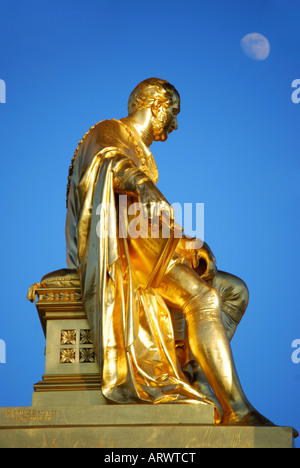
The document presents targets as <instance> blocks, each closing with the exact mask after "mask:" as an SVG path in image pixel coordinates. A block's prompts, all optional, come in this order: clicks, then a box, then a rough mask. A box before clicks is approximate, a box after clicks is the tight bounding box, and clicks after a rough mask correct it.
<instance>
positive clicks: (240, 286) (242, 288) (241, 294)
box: [235, 278, 249, 307]
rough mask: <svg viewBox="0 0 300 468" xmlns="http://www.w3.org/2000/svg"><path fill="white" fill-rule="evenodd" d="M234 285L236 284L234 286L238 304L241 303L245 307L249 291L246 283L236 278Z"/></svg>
mask: <svg viewBox="0 0 300 468" xmlns="http://www.w3.org/2000/svg"><path fill="white" fill-rule="evenodd" d="M236 283H237V284H236V286H235V291H236V294H237V296H238V298H239V300H240V302H241V303H243V304H244V305H245V307H247V305H248V301H249V289H248V287H247V285H246V283H244V281H243V280H241V279H240V278H238V280H237V282H236Z"/></svg>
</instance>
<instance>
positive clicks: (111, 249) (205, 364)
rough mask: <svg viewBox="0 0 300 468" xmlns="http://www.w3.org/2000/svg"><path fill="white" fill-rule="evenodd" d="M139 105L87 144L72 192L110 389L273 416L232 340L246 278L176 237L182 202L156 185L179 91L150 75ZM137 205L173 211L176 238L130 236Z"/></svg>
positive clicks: (74, 245) (77, 159) (229, 419)
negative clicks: (261, 409) (256, 403)
mask: <svg viewBox="0 0 300 468" xmlns="http://www.w3.org/2000/svg"><path fill="white" fill-rule="evenodd" d="M128 110H129V115H128V117H126V118H122V119H120V120H105V121H102V122H99V123H97V124H96V125H95V126H93V127H92V128H91V129H90V130H89V131H88V132H87V133H86V135H85V136H84V137H83V139H82V140H81V141H80V143H79V145H78V148H77V150H76V152H75V155H74V158H73V160H72V164H71V167H70V171H69V184H68V192H67V220H66V239H67V262H68V266H69V268H71V269H77V271H78V272H79V275H80V281H81V287H82V293H83V302H84V307H85V311H86V314H87V318H88V321H89V324H90V327H91V331H92V334H93V341H94V345H95V350H96V355H97V359H98V362H99V365H100V369H101V376H102V388H101V390H102V393H103V395H104V396H105V397H106V398H107V399H108V400H110V401H112V402H115V403H121V404H126V403H148V404H151V403H153V404H156V403H168V402H171V403H175V402H179V403H185V402H186V403H193V404H203V402H205V403H209V404H212V405H214V406H215V407H216V412H217V414H218V418H219V421H221V422H222V423H224V424H239V425H242V424H245V425H272V423H271V422H270V421H268V420H267V419H266V418H264V417H263V416H262V415H261V414H259V413H258V412H257V411H256V410H255V409H254V408H253V407H252V405H251V404H250V403H249V401H248V400H247V398H246V396H245V394H244V392H243V389H242V387H241V384H240V381H239V378H238V375H237V372H236V368H235V364H234V359H233V356H232V351H231V347H230V340H231V339H232V337H233V335H234V333H235V330H236V327H237V325H238V324H239V322H240V320H241V318H242V316H243V314H244V312H245V310H246V307H247V303H248V290H247V287H246V285H245V284H244V282H243V281H242V280H240V279H239V278H237V277H235V276H233V275H230V274H228V273H225V272H222V271H219V270H217V266H216V261H215V258H214V256H213V254H212V252H211V250H210V248H209V247H208V245H207V244H205V243H200V244H199V245H198V247H197V248H195V246H196V245H197V242H198V240H197V239H192V238H188V237H186V236H181V238H180V237H176V236H175V234H174V233H176V232H177V231H176V228H175V227H174V226H175V225H174V210H173V208H172V206H170V204H169V203H168V201H167V200H166V199H165V197H164V196H163V195H162V193H161V192H160V191H159V190H158V189H157V187H156V183H157V180H158V172H157V167H156V164H155V161H154V158H153V155H152V153H151V152H150V150H149V147H150V145H151V144H152V142H153V141H154V140H155V141H166V140H167V138H168V135H169V134H170V133H171V132H172V131H173V130H176V129H177V115H178V113H179V112H180V96H179V93H178V92H177V91H176V89H175V88H174V87H173V86H172V85H171V84H170V83H168V82H167V81H164V80H161V79H157V78H150V79H148V80H145V81H143V82H142V83H140V84H139V85H138V86H137V87H136V88H135V89H134V90H133V92H132V93H131V95H130V98H129V103H128ZM122 197H123V198H122ZM124 198H125V203H124ZM134 203H139V204H140V205H139V206H142V207H143V209H144V213H143V216H144V218H145V219H148V220H149V223H150V220H152V219H154V216H155V214H158V216H159V214H160V213H161V212H164V219H165V223H166V220H169V224H170V236H169V239H160V238H159V239H157V238H156V239H152V238H151V237H150V238H148V237H147V236H144V237H143V236H140V238H139V239H136V238H133V236H130V235H124V232H123V230H124V229H126V227H127V228H128V226H129V224H130V222H131V220H132V217H131V216H130V214H129V207H130V206H132V205H134ZM162 219H163V218H162V216H161V218H160V220H161V223H162ZM159 226H160V228H161V226H162V224H160V225H159ZM160 228H159V229H160ZM127 234H128V233H127ZM129 234H130V233H129ZM163 241H164V242H163ZM153 272H155V275H154V273H153ZM152 273H153V274H152ZM150 278H151V280H150Z"/></svg>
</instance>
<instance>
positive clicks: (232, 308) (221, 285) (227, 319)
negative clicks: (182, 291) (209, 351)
mask: <svg viewBox="0 0 300 468" xmlns="http://www.w3.org/2000/svg"><path fill="white" fill-rule="evenodd" d="M212 286H213V287H214V288H215V289H216V290H217V291H218V292H219V293H220V296H221V308H222V319H223V323H224V325H225V328H226V331H227V335H228V338H229V340H230V341H231V339H232V337H233V335H234V333H235V331H236V328H237V326H238V324H239V323H240V321H241V319H242V317H243V315H244V313H245V311H246V308H247V305H248V300H249V292H248V288H247V286H246V284H245V283H244V281H243V280H241V279H240V278H238V277H237V276H234V275H231V274H229V273H225V272H223V271H218V272H217V274H216V276H215V278H214V280H213V282H212Z"/></svg>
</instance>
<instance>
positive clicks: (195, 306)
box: [159, 263, 271, 424]
mask: <svg viewBox="0 0 300 468" xmlns="http://www.w3.org/2000/svg"><path fill="white" fill-rule="evenodd" d="M159 292H160V294H161V295H162V296H163V297H164V299H165V300H166V302H167V304H169V305H170V306H171V307H177V308H180V310H181V311H182V313H183V314H184V316H185V319H186V322H187V327H188V339H189V346H190V348H191V351H192V353H193V355H194V357H195V359H196V360H197V362H198V363H199V365H200V366H201V368H202V369H203V372H204V374H205V376H206V378H207V380H208V382H209V384H210V386H211V388H212V390H213V391H214V393H215V395H216V397H217V398H218V400H219V402H220V404H221V406H222V409H223V422H224V423H235V422H236V423H243V422H245V420H247V423H248V424H267V423H270V422H269V421H268V420H266V419H265V418H264V417H263V416H261V415H260V414H259V413H258V412H257V411H256V410H254V408H253V407H252V406H251V405H250V403H249V402H248V400H247V398H246V396H245V394H244V392H243V389H242V387H241V384H240V381H239V378H238V375H237V372H236V369H235V365H234V360H233V356H232V352H231V347H230V342H229V338H228V336H227V332H226V329H225V326H224V323H223V320H222V315H221V314H222V309H221V298H220V294H219V293H218V291H217V290H216V289H214V288H213V287H210V286H208V285H207V284H206V283H205V282H204V281H202V280H201V279H200V277H199V276H198V275H197V274H196V273H195V272H194V271H193V270H192V269H191V268H190V267H189V266H188V265H185V264H178V263H177V264H175V265H173V267H172V268H171V269H170V270H169V272H168V273H167V274H166V276H165V278H164V280H163V281H162V284H161V286H160V288H159ZM270 424H271V423H270Z"/></svg>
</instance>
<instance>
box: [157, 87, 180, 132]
mask: <svg viewBox="0 0 300 468" xmlns="http://www.w3.org/2000/svg"><path fill="white" fill-rule="evenodd" d="M179 112H180V98H179V96H178V95H177V94H176V93H174V94H173V101H172V103H171V105H170V106H169V107H168V108H167V109H166V108H165V107H163V106H161V107H159V109H158V110H157V112H156V115H155V118H154V120H153V139H154V140H155V141H166V140H167V138H168V136H169V134H170V133H171V132H173V130H177V115H178V114H179Z"/></svg>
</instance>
